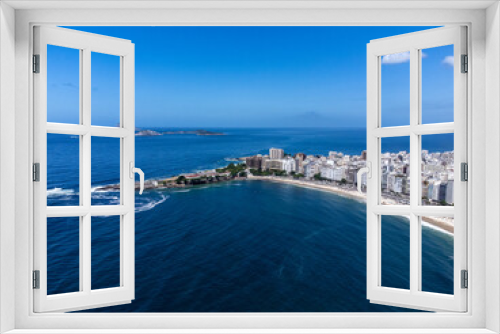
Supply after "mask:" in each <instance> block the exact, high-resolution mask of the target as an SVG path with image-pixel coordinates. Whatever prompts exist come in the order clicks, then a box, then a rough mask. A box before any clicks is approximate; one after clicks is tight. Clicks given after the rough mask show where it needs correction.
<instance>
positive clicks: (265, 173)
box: [250, 168, 273, 176]
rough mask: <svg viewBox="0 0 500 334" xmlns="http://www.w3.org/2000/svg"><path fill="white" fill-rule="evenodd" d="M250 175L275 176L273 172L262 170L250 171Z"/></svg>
mask: <svg viewBox="0 0 500 334" xmlns="http://www.w3.org/2000/svg"><path fill="white" fill-rule="evenodd" d="M250 173H252V174H253V175H255V176H271V175H273V173H272V172H270V171H268V170H262V169H260V168H259V169H250Z"/></svg>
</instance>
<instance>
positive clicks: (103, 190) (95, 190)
mask: <svg viewBox="0 0 500 334" xmlns="http://www.w3.org/2000/svg"><path fill="white" fill-rule="evenodd" d="M103 187H105V186H96V187H92V188H90V191H91V192H93V193H117V192H120V190H118V189H106V188H103Z"/></svg>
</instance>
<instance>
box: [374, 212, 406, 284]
mask: <svg viewBox="0 0 500 334" xmlns="http://www.w3.org/2000/svg"><path fill="white" fill-rule="evenodd" d="M381 224H382V229H381V230H382V237H381V240H382V282H381V285H382V286H385V287H389V288H399V289H410V219H409V218H408V217H404V216H381Z"/></svg>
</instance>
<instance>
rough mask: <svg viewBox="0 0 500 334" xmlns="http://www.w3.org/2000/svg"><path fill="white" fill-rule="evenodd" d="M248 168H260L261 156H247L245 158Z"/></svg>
mask: <svg viewBox="0 0 500 334" xmlns="http://www.w3.org/2000/svg"><path fill="white" fill-rule="evenodd" d="M245 160H246V161H245V162H246V164H247V166H248V168H252V169H260V168H262V156H261V155H254V156H253V157H248V158H246V159H245Z"/></svg>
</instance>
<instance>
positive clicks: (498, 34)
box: [485, 3, 500, 333]
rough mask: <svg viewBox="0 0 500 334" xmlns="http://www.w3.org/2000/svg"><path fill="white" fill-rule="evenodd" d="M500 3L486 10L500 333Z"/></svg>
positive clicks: (490, 205)
mask: <svg viewBox="0 0 500 334" xmlns="http://www.w3.org/2000/svg"><path fill="white" fill-rule="evenodd" d="M499 9H500V7H499V4H498V3H496V4H494V5H492V6H490V7H489V8H488V9H487V11H486V68H487V69H488V71H487V72H486V120H487V121H486V143H485V146H486V171H485V173H486V175H487V177H488V182H486V194H487V196H486V203H485V204H486V219H487V223H486V253H487V254H496V257H495V258H496V261H495V262H492V261H488V262H487V263H486V275H485V277H486V291H488V293H487V294H486V305H488V307H487V308H486V328H488V329H491V330H493V331H495V332H496V333H498V332H500V283H499V282H500V256H499V255H500V246H499V243H498V238H499V236H500V227H499V225H500V206H499V205H498V204H499V202H500V196H499V195H500V193H499V192H500V190H499V189H500V172H499V170H498V166H500V159H499V158H500V116H499V113H500V64H499V59H500V58H499V57H500V12H499Z"/></svg>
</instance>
